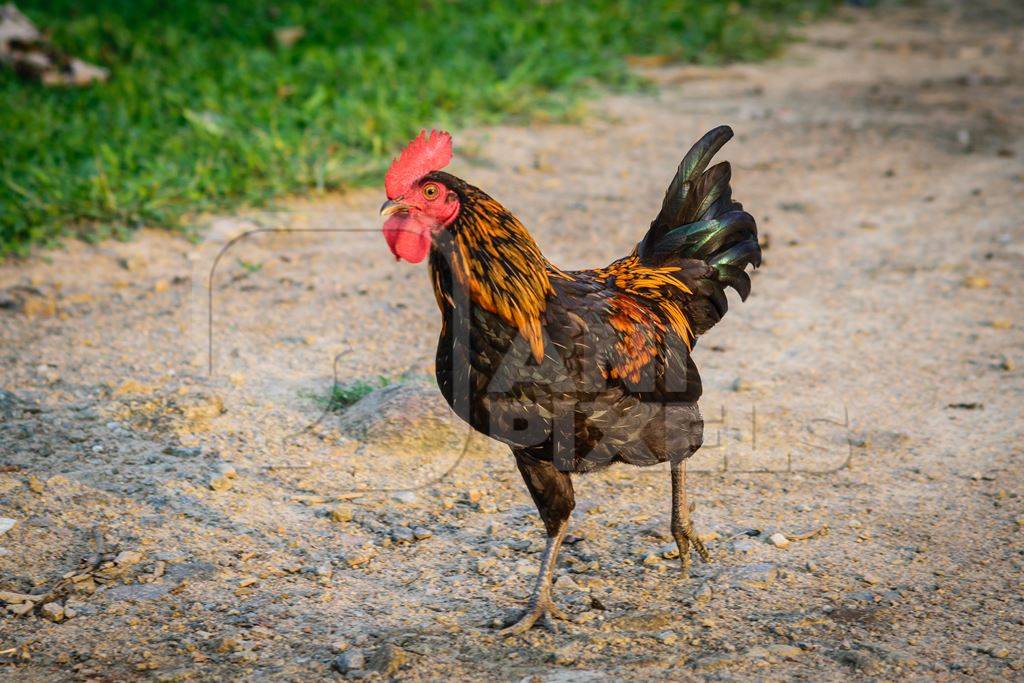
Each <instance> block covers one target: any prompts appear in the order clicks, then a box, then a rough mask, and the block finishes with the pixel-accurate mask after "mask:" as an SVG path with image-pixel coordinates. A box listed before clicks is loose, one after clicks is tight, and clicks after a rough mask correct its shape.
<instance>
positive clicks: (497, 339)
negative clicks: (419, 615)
mask: <svg viewBox="0 0 1024 683" xmlns="http://www.w3.org/2000/svg"><path fill="white" fill-rule="evenodd" d="M731 137H732V130H731V129H730V128H729V127H727V126H720V127H718V128H715V129H714V130H712V131H710V132H709V133H707V134H706V135H705V136H704V137H703V138H701V140H700V141H699V142H697V144H696V145H694V146H693V148H692V149H691V150H690V151H689V152H687V154H686V156H685V157H684V158H683V160H682V162H681V163H680V164H679V168H678V170H677V171H676V174H675V177H674V178H673V179H672V182H671V183H670V184H669V186H668V190H667V191H666V192H665V199H664V202H663V203H662V206H661V210H660V211H659V212H658V215H657V216H656V217H655V218H654V220H653V221H652V222H651V225H650V229H649V230H648V231H647V234H646V235H644V237H643V239H641V240H640V242H639V243H638V244H637V245H636V247H635V248H634V249H633V251H632V253H631V254H629V255H628V256H626V257H625V258H622V259H619V260H618V261H615V262H614V263H612V264H611V265H609V266H607V267H605V268H598V269H594V270H579V271H568V270H562V269H560V268H558V267H557V266H555V265H554V264H552V263H550V262H549V261H548V260H547V259H545V258H544V256H543V255H542V254H541V252H540V249H539V248H538V246H537V243H536V242H535V241H534V240H533V238H532V237H531V236H530V233H529V232H527V230H526V228H525V227H524V226H523V224H522V223H521V222H520V221H519V220H518V219H517V218H516V217H515V216H514V215H512V213H510V212H509V211H508V210H507V209H506V208H505V207H503V206H502V205H501V204H500V203H498V201H497V200H495V199H493V198H492V197H490V196H489V195H488V194H486V193H485V192H483V191H482V190H480V189H479V188H477V187H474V186H473V185H470V184H469V183H467V182H465V181H464V180H461V179H460V178H457V177H455V176H454V175H451V174H449V173H446V172H444V171H443V170H442V169H443V168H445V166H447V165H448V163H449V161H450V160H451V157H452V142H451V136H450V135H449V134H448V133H445V132H440V131H431V132H430V134H427V133H426V132H425V131H424V132H422V133H421V134H420V135H419V136H418V137H417V138H416V139H415V140H413V141H412V142H411V143H409V145H408V146H407V147H406V148H405V149H404V150H403V151H402V153H401V154H400V155H399V156H398V157H397V158H396V159H395V160H394V161H393V163H392V165H391V167H390V168H389V170H388V172H387V175H386V177H385V190H386V192H387V197H388V199H387V201H386V202H385V203H384V205H383V206H382V207H381V215H382V216H385V217H386V221H385V223H384V228H383V231H384V237H385V239H386V240H387V243H388V246H389V247H390V249H391V252H392V253H393V254H394V255H395V257H396V258H397V259H404V260H405V261H409V262H411V263H419V262H421V261H423V260H424V259H425V258H428V257H429V266H430V280H431V282H432V285H433V289H434V295H435V297H436V298H437V304H438V306H439V307H440V309H441V335H440V340H439V342H438V346H437V357H436V376H437V382H438V385H439V387H440V389H441V393H442V394H443V395H444V397H445V399H446V400H447V402H448V404H449V405H450V406H451V407H452V409H453V410H454V412H455V413H456V414H457V415H458V416H459V417H460V418H462V419H463V420H465V421H466V422H468V423H469V424H470V425H471V426H472V427H473V428H474V429H475V430H477V431H479V432H481V433H483V434H486V435H487V436H490V437H491V438H494V439H497V440H499V441H502V442H504V443H506V444H508V445H509V446H510V447H511V449H512V453H513V455H514V456H515V460H516V465H517V467H518V469H519V472H520V473H521V474H522V477H523V480H524V481H525V483H526V487H527V488H528V489H529V491H530V495H531V497H532V498H533V501H534V503H535V505H536V506H537V511H538V512H539V514H540V517H541V519H542V521H543V523H544V527H545V529H546V531H547V544H546V546H545V549H544V552H543V554H542V556H541V564H540V570H539V572H538V576H537V582H536V585H535V588H534V591H533V595H532V597H531V598H530V601H529V603H528V605H527V606H526V609H525V610H523V611H522V613H521V614H518V615H516V616H515V617H514V618H513V619H512V620H510V622H509V623H508V624H507V625H506V626H507V628H506V629H505V630H504V631H503V632H502V633H503V634H504V635H512V634H516V633H522V632H525V631H526V630H528V629H530V628H531V627H533V626H534V625H535V624H536V623H538V622H539V623H541V624H544V625H545V626H547V627H548V628H551V629H553V627H554V624H553V622H552V621H551V619H552V618H562V619H564V615H563V614H562V613H561V612H560V611H559V610H558V608H557V607H556V606H555V605H554V604H553V602H552V599H551V579H552V574H553V571H554V568H555V564H556V562H557V557H558V551H559V548H560V546H561V544H562V540H563V539H564V537H565V534H566V529H567V528H568V522H569V517H570V515H571V513H572V510H573V508H574V507H575V496H574V493H573V483H572V478H571V475H572V474H578V473H584V472H590V471H594V470H599V469H601V468H604V467H606V466H608V465H610V464H612V463H617V462H622V463H627V464H631V465H639V466H644V465H654V464H657V463H661V462H665V461H669V462H670V471H671V479H672V522H671V531H672V535H673V537H674V539H675V541H676V544H677V545H678V548H679V557H680V559H681V562H682V572H683V574H684V575H687V574H688V572H689V567H690V562H691V559H690V553H691V549H692V551H693V552H695V553H696V554H697V555H699V556H700V558H701V559H702V560H703V561H705V562H707V561H708V560H709V555H708V552H707V549H706V548H705V547H704V544H703V543H702V542H701V540H700V537H699V536H698V535H697V533H696V532H695V531H694V527H693V524H692V522H691V520H690V513H691V511H692V507H691V505H690V504H689V503H688V502H687V496H686V459H687V458H689V457H690V456H692V455H693V454H694V452H696V450H697V449H698V448H700V446H701V442H702V432H703V421H702V419H701V415H700V412H699V410H698V408H697V400H698V399H699V398H700V395H701V381H700V376H699V374H698V372H697V368H696V366H695V365H694V362H693V358H692V357H691V351H692V349H693V345H694V343H695V342H696V339H697V337H698V336H700V335H701V334H703V333H704V332H707V331H708V330H709V329H710V328H711V327H712V326H713V325H714V324H715V323H717V322H718V321H719V320H720V319H721V318H722V316H723V315H724V314H725V312H726V309H727V308H728V300H727V298H726V295H725V288H726V287H732V288H733V289H735V290H736V291H737V292H738V293H739V295H740V298H741V299H744V300H745V299H746V297H747V295H748V294H749V293H750V284H751V283H750V277H749V275H748V274H747V272H746V270H745V268H746V266H747V265H752V266H754V267H755V268H756V267H757V266H758V265H760V261H761V250H760V247H759V246H758V241H757V227H756V225H755V223H754V219H753V217H751V215H750V214H749V213H747V212H745V211H743V209H742V206H741V205H740V204H739V203H737V202H734V201H733V200H732V192H731V189H730V187H729V179H730V174H731V172H730V167H729V164H728V163H727V162H722V163H719V164H716V165H714V166H711V167H710V168H708V165H709V163H710V162H711V159H712V157H713V156H714V155H715V154H716V153H717V152H718V150H719V149H720V148H721V147H722V145H724V144H725V143H726V142H727V141H728V140H729V138H731Z"/></svg>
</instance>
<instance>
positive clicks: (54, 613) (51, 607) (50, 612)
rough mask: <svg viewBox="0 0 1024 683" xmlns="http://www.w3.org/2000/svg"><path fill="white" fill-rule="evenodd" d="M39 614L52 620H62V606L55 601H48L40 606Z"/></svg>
mask: <svg viewBox="0 0 1024 683" xmlns="http://www.w3.org/2000/svg"><path fill="white" fill-rule="evenodd" d="M39 614H41V615H42V616H43V618H45V619H49V620H50V621H53V622H60V621H64V608H63V607H61V606H60V605H59V604H57V603H56V602H48V603H46V604H45V605H43V606H42V607H40V608H39Z"/></svg>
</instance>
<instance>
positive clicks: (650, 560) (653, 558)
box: [643, 553, 661, 566]
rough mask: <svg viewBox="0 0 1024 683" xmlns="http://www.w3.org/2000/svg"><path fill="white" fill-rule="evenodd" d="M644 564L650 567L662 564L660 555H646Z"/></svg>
mask: <svg viewBox="0 0 1024 683" xmlns="http://www.w3.org/2000/svg"><path fill="white" fill-rule="evenodd" d="M643 563H644V564H646V565H648V566H650V565H658V564H661V556H660V555H659V554H658V553H647V554H646V555H644V561H643Z"/></svg>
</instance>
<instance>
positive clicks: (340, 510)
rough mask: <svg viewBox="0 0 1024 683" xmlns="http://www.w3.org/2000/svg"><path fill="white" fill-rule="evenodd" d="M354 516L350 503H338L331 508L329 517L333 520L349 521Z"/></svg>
mask: <svg viewBox="0 0 1024 683" xmlns="http://www.w3.org/2000/svg"><path fill="white" fill-rule="evenodd" d="M353 517H354V511H353V510H352V506H351V505H346V504H344V503H339V504H337V505H335V506H334V507H333V508H331V519H332V520H334V521H335V522H351V521H352V519H353Z"/></svg>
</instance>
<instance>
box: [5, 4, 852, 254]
mask: <svg viewBox="0 0 1024 683" xmlns="http://www.w3.org/2000/svg"><path fill="white" fill-rule="evenodd" d="M831 4H833V0H792V1H787V0H577V1H573V2H569V1H567V0H565V1H560V0H496V1H494V2H478V1H470V0H391V1H389V2H337V3H331V2H325V1H324V0H309V1H307V2H295V1H292V0H280V1H276V2H275V1H271V0H250V1H249V2H245V3H243V2H234V3H232V2H213V1H207V2H200V1H199V0H164V1H163V2H156V1H154V0H92V1H91V2H88V3H82V2H78V1H77V0H49V1H35V2H33V1H29V0H23V1H22V2H19V6H20V8H21V10H22V11H23V12H25V13H26V14H27V15H28V16H29V17H30V18H31V19H32V20H33V21H35V22H36V23H37V25H39V26H40V27H41V28H44V29H45V30H48V31H49V32H50V33H51V34H52V36H53V39H54V41H55V43H56V44H57V45H59V46H60V47H61V48H62V49H64V50H66V51H67V52H69V53H70V54H73V55H75V56H78V57H81V58H83V59H85V60H87V61H91V62H94V63H97V64H101V65H103V66H107V67H109V68H110V69H111V72H112V78H111V80H110V81H109V82H108V83H106V84H104V85H99V86H94V87H90V88H82V89H67V90H65V89H56V88H44V87H42V86H40V85H38V84H35V83H27V82H24V81H21V80H19V79H18V78H16V77H15V76H13V75H12V74H10V73H9V72H7V71H3V72H2V73H0V149H2V150H3V153H2V155H0V255H2V254H10V253H15V254H17V253H24V252H25V251H26V250H27V248H28V247H29V246H30V245H33V244H43V245H51V244H53V243H54V241H55V240H56V239H58V238H59V237H61V236H63V235H79V236H83V237H87V238H98V237H103V236H108V235H124V234H127V232H128V231H129V230H131V229H132V228H135V227H138V226H140V225H144V224H145V225H159V226H167V227H182V226H184V225H187V216H188V215H189V214H192V213H194V212H198V211H205V210H212V209H226V208H229V207H231V206H234V205H237V204H239V203H250V204H260V203H263V202H266V201H267V200H269V199H271V198H273V197H275V196H279V195H282V194H285V193H290V192H296V191H303V190H308V189H311V188H312V189H330V188H338V187H343V186H348V185H355V184H362V183H366V182H373V183H379V182H380V179H381V173H382V171H383V169H384V168H385V167H386V163H387V160H388V159H389V158H390V156H391V155H392V154H394V153H395V151H396V150H397V149H398V147H399V145H401V144H402V143H403V142H405V141H406V140H408V139H409V138H410V137H411V136H412V135H413V134H414V133H415V132H416V131H417V130H419V128H421V127H424V126H447V127H452V128H456V127H458V126H461V125H466V124H469V123H473V124H477V123H488V122H493V121H497V120H502V119H507V118H509V117H512V118H515V119H521V120H534V119H537V118H547V119H552V118H556V119H557V118H560V117H564V116H566V114H567V113H568V112H572V111H575V109H574V107H576V106H577V105H578V104H579V103H580V102H581V101H582V98H583V97H585V96H586V95H588V94H590V93H592V92H593V91H594V89H595V88H612V89H618V88H625V87H632V86H636V85H637V84H638V81H637V79H636V77H634V76H632V75H631V74H630V72H629V71H628V69H627V67H626V65H625V61H624V59H623V58H624V56H625V55H630V54H660V55H669V56H671V57H672V58H674V59H678V60H684V61H694V62H706V63H715V62H722V61H729V60H752V59H760V58H763V57H766V56H768V55H771V54H772V53H773V52H775V51H776V49H777V48H778V47H779V45H780V44H781V42H782V41H784V40H785V27H786V26H788V25H790V24H792V23H793V22H794V21H798V20H802V19H805V18H807V17H809V16H811V15H813V14H814V13H817V12H820V11H823V10H825V9H827V8H828V7H829V6H830V5H831ZM285 26H301V27H303V28H304V29H305V31H306V34H305V36H304V37H303V38H302V39H301V40H299V42H298V43H296V44H294V45H293V46H291V47H280V46H276V45H275V43H274V40H273V31H274V29H275V28H279V27H285Z"/></svg>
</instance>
